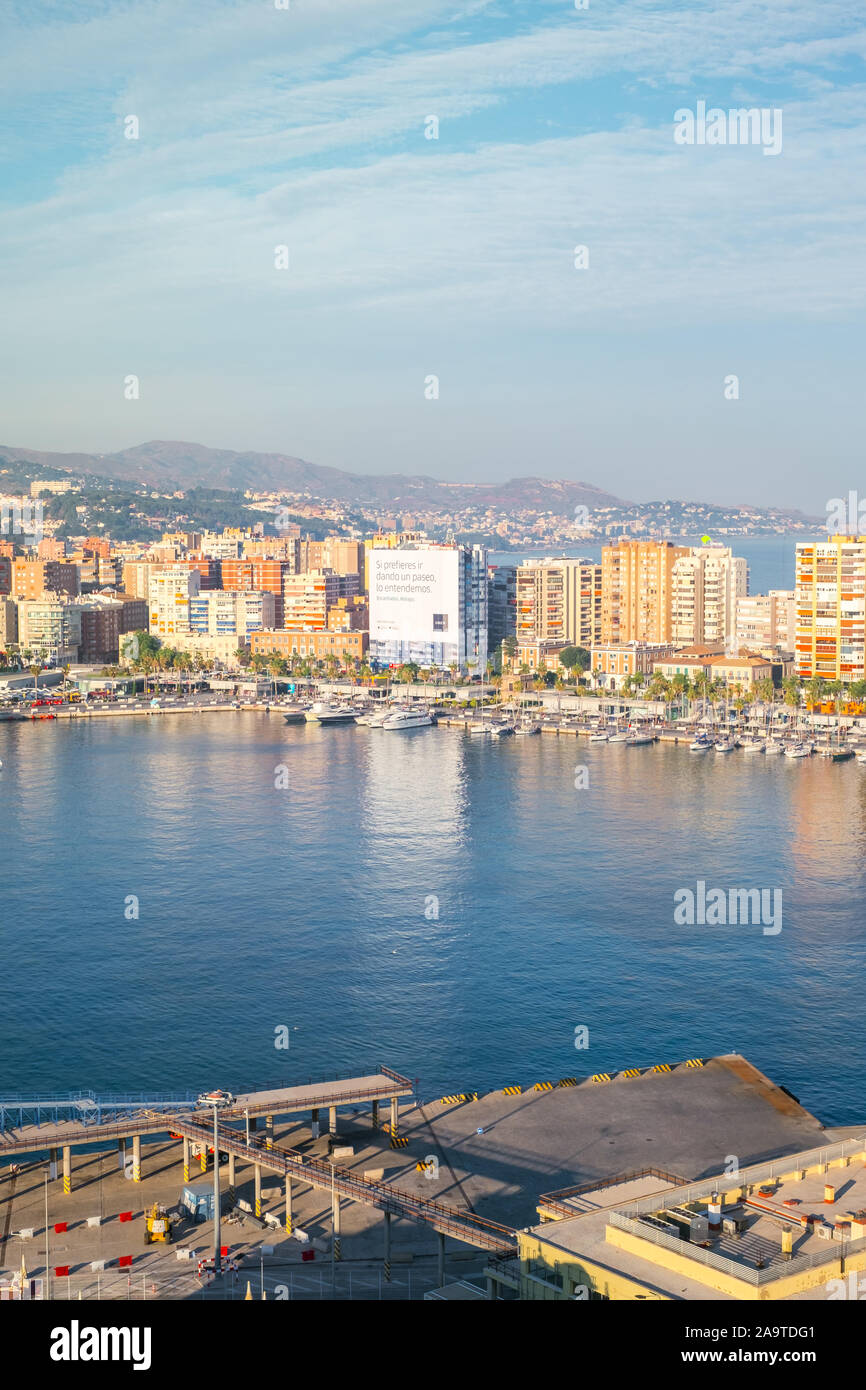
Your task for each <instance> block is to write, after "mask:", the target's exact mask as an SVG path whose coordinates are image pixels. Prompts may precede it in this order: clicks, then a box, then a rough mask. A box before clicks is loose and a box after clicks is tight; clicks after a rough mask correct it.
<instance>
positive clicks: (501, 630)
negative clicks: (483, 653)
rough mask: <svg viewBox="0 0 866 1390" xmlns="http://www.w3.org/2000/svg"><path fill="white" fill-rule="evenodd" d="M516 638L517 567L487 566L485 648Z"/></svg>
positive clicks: (494, 648)
mask: <svg viewBox="0 0 866 1390" xmlns="http://www.w3.org/2000/svg"><path fill="white" fill-rule="evenodd" d="M516 636H517V566H516V565H488V566H487V647H488V650H489V651H491V652H493V651H495V650H496V648H497V647H501V646H502V643H503V642H504V641H505V639H506V637H516Z"/></svg>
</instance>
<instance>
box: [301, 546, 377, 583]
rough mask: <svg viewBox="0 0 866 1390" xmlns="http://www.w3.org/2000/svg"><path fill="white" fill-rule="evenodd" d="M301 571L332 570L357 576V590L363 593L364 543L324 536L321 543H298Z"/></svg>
mask: <svg viewBox="0 0 866 1390" xmlns="http://www.w3.org/2000/svg"><path fill="white" fill-rule="evenodd" d="M299 556H300V564H299V568H300V569H301V570H333V571H334V573H335V574H357V575H359V576H360V580H359V584H358V589H359V592H361V593H363V592H364V588H365V584H364V542H363V541H353V540H345V539H344V538H343V537H342V536H326V537H325V539H324V540H322V541H301V542H300V543H299Z"/></svg>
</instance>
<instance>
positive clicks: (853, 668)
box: [795, 536, 866, 682]
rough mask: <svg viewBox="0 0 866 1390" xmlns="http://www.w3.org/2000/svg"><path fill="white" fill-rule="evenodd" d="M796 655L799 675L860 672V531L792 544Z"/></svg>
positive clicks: (863, 654) (865, 625)
mask: <svg viewBox="0 0 866 1390" xmlns="http://www.w3.org/2000/svg"><path fill="white" fill-rule="evenodd" d="M796 575H797V578H796V590H795V593H796V607H797V618H796V656H797V674H798V676H799V677H800V679H801V680H809V679H810V678H811V677H812V676H823V677H824V678H825V679H826V680H838V681H846V682H849V681H857V680H863V679H864V678H866V665H864V659H866V537H864V536H830V537H828V539H827V540H826V541H819V542H817V543H813V542H812V541H802V542H800V543H799V544H798V545H797V570H796Z"/></svg>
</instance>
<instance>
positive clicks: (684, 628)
mask: <svg viewBox="0 0 866 1390" xmlns="http://www.w3.org/2000/svg"><path fill="white" fill-rule="evenodd" d="M748 587H749V569H748V565H747V563H746V561H745V560H744V559H743V558H742V556H738V555H734V554H732V552H731V550H730V549H729V548H728V547H726V546H719V545H714V546H706V547H704V546H693V547H692V548H691V550H690V551H689V553H688V555H681V556H680V557H679V558H678V559H677V560H675V561H674V565H673V571H672V576H671V639H672V641H674V642H688V643H692V642H724V643H725V644H726V646H728V645H730V646H733V645H734V643H735V639H736V624H737V603H738V601H739V600H740V599H742V598H745V597H746V595H747V593H748Z"/></svg>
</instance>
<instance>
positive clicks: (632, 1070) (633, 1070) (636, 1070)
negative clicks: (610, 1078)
mask: <svg viewBox="0 0 866 1390" xmlns="http://www.w3.org/2000/svg"><path fill="white" fill-rule="evenodd" d="M620 1076H622V1077H625V1079H626V1081H630V1080H631V1078H632V1077H633V1076H640V1067H629V1068H628V1071H621V1072H620Z"/></svg>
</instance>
